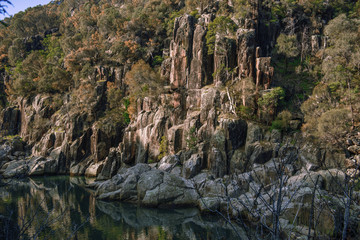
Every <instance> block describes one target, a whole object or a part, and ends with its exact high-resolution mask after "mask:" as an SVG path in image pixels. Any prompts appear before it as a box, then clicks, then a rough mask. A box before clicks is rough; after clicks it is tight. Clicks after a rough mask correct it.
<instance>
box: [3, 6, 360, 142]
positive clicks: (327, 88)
mask: <svg viewBox="0 0 360 240" xmlns="http://www.w3.org/2000/svg"><path fill="white" fill-rule="evenodd" d="M230 2H231V1H230ZM227 3H228V1H193V0H186V1H182V0H166V1H160V0H138V1H128V0H91V1H85V0H58V1H52V2H51V3H49V4H48V5H46V6H37V7H34V8H29V9H27V10H26V11H25V12H20V13H18V14H16V15H15V16H14V17H11V18H7V19H5V20H4V23H5V24H4V25H2V26H1V29H0V71H1V74H5V73H6V75H9V76H10V78H5V89H4V91H5V92H6V94H4V93H2V95H1V98H2V99H1V102H2V103H3V105H5V104H6V103H7V102H8V101H12V100H14V99H15V98H16V97H19V96H21V97H32V96H34V95H36V94H38V93H44V94H52V95H53V96H56V95H60V94H63V93H65V92H68V93H72V94H73V95H74V96H75V97H74V99H77V101H78V102H81V103H82V104H83V102H84V99H88V98H91V96H93V93H91V89H93V88H94V86H96V85H97V84H99V82H101V81H103V80H105V79H102V78H103V77H104V76H103V75H102V74H101V68H102V67H119V66H122V67H123V68H124V71H125V72H127V73H126V76H125V84H124V83H117V82H111V81H108V82H107V84H106V89H107V97H108V99H107V102H108V104H107V109H106V113H105V114H107V115H108V116H111V117H112V118H115V119H121V121H123V122H125V123H127V122H129V117H131V114H132V113H134V112H135V108H136V107H135V104H136V101H137V99H138V98H141V97H144V96H148V95H155V96H158V94H159V91H161V90H162V86H164V85H166V84H167V83H166V82H164V80H163V79H161V77H160V65H161V63H162V61H163V60H164V59H166V58H167V57H168V51H167V49H168V48H169V44H170V40H171V37H172V34H173V32H172V30H173V25H174V20H175V18H176V17H178V16H180V15H182V14H184V13H188V14H191V15H192V16H194V17H196V18H198V17H200V15H201V14H202V13H204V12H214V11H213V10H212V8H211V6H216V11H215V15H216V16H215V18H214V19H213V22H212V23H210V24H209V26H208V33H207V35H206V42H207V47H208V54H210V55H211V54H213V53H214V42H215V36H216V34H223V35H227V36H231V35H234V34H235V32H236V29H237V28H238V27H241V26H243V25H244V24H246V23H245V22H246V21H245V19H251V18H253V17H254V12H253V9H254V7H256V5H257V4H260V5H261V6H260V7H261V8H262V9H263V11H262V16H261V21H262V23H263V24H265V25H271V24H278V25H280V26H281V28H280V29H282V31H281V33H279V35H278V38H277V44H276V46H274V48H273V49H272V50H271V52H272V53H271V55H272V57H273V62H272V64H273V65H274V66H275V77H274V79H275V80H274V82H273V86H272V87H273V90H272V91H270V92H269V93H267V94H266V95H263V96H261V97H258V99H257V101H258V102H257V104H256V105H255V107H258V108H259V109H263V110H264V111H267V114H270V115H271V118H272V119H274V118H275V117H276V115H277V114H278V113H280V112H284V111H285V112H286V113H285V114H284V113H282V114H280V115H279V117H278V118H277V119H275V121H276V122H275V123H274V124H273V127H274V128H281V129H282V130H286V129H288V126H287V124H286V123H288V122H289V121H288V120H286V121H285V120H284V119H285V118H286V119H289V118H291V117H289V112H290V114H293V115H296V114H297V113H300V115H303V119H304V122H305V124H304V127H303V129H304V131H306V132H307V133H309V134H311V135H314V136H320V137H323V138H324V139H327V140H330V142H336V141H338V140H339V137H341V136H343V134H344V133H345V132H346V129H347V130H348V129H350V128H351V127H355V125H356V124H357V122H358V120H359V119H357V116H359V114H358V112H359V109H360V105H359V102H360V101H359V84H360V74H359V70H360V69H359V68H360V65H359V62H360V48H359V44H358V43H359V40H360V22H359V21H360V20H359V18H358V16H359V14H360V1H354V0H352V1H351V0H334V1H325V0H305V1H304V0H303V1H298V0H280V1H270V0H266V1H249V0H234V1H232V4H230V5H228V4H227ZM299 16H301V17H299ZM291 19H303V22H298V23H294V24H289V21H291ZM310 32H311V33H312V34H314V33H316V34H318V35H319V36H322V37H323V38H324V37H326V38H327V39H328V41H327V46H326V48H325V49H323V50H320V51H317V52H312V51H311V49H309V48H308V46H309V45H311V44H309V43H305V42H304V41H303V40H304V39H305V35H306V34H310ZM216 71H219V69H215V72H216ZM227 71H234V69H227ZM92 76H95V78H94V77H92ZM249 84H250V85H251V81H250V83H249ZM250 85H249V86H250ZM79 89H80V90H79ZM87 89H90V90H89V91H88V92H89V93H88V95H86V93H87ZM79 91H81V93H82V94H80V95H82V96H78V95H79V94H78V93H79ZM249 91H253V87H249ZM83 95H85V97H84V96H83ZM6 99H7V100H6ZM235 100H236V101H239V104H237V113H238V115H239V116H242V117H247V118H252V119H257V118H258V117H259V116H260V115H259V114H257V113H256V111H254V109H248V108H247V107H246V106H244V105H242V104H241V98H235ZM89 102H91V101H89ZM58 105H61V104H58ZM85 105H86V104H85ZM345 112H346V113H349V114H344V113H345ZM338 114H342V116H346V118H344V119H341V120H340V119H339V118H337V117H336V116H338ZM284 116H285V117H284ZM337 119H339V120H337ZM257 120H259V119H257ZM337 121H340V122H337ZM344 121H345V122H344ZM266 122H267V123H268V124H270V123H271V121H268V119H267V120H266ZM280 122H281V124H279V123H280ZM339 124H341V126H343V127H345V128H346V129H339V128H337V127H336V126H339ZM329 129H332V131H329ZM324 132H326V133H324Z"/></svg>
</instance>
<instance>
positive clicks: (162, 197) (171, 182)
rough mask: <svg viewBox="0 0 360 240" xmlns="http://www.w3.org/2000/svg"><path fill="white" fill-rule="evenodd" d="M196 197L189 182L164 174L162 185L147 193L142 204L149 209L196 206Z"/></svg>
mask: <svg viewBox="0 0 360 240" xmlns="http://www.w3.org/2000/svg"><path fill="white" fill-rule="evenodd" d="M198 197H199V196H198V194H197V192H196V190H195V188H194V186H193V184H192V183H191V181H189V180H186V179H184V178H182V177H178V176H175V175H172V174H168V173H165V175H164V179H163V183H162V184H160V185H159V186H157V187H156V188H154V189H153V190H150V191H147V192H146V194H145V197H144V199H143V200H142V204H143V205H145V206H151V207H173V206H177V207H180V206H196V204H197V200H198Z"/></svg>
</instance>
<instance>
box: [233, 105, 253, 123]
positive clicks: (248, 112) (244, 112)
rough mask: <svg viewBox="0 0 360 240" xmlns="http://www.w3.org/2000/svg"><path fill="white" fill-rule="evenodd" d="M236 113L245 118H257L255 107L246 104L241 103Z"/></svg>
mask: <svg viewBox="0 0 360 240" xmlns="http://www.w3.org/2000/svg"><path fill="white" fill-rule="evenodd" d="M236 113H237V114H238V116H239V117H241V118H243V119H249V120H254V119H255V115H254V109H252V108H250V107H247V106H244V105H240V106H239V107H237V109H236Z"/></svg>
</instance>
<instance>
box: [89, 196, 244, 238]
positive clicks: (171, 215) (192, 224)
mask: <svg viewBox="0 0 360 240" xmlns="http://www.w3.org/2000/svg"><path fill="white" fill-rule="evenodd" d="M96 206H97V208H98V209H99V210H100V211H102V212H103V213H105V214H106V215H108V216H110V217H111V218H112V219H114V220H115V221H123V222H125V223H126V224H128V225H129V226H131V227H133V228H136V229H139V228H145V227H151V226H163V227H164V228H166V229H169V230H170V231H171V232H172V233H173V234H174V235H176V236H177V238H178V239H206V238H209V237H210V239H235V237H236V235H235V233H234V232H233V230H232V229H231V226H230V225H228V224H226V223H225V222H224V221H222V220H220V221H219V219H218V218H217V217H213V216H211V217H210V216H209V217H200V215H199V211H198V210H197V209H194V208H188V209H176V210H168V209H167V210H165V209H153V208H141V207H136V206H134V205H131V204H126V203H113V202H104V201H97V202H96ZM237 230H238V232H239V234H241V237H242V238H241V239H247V238H246V237H245V236H244V235H242V230H241V229H237ZM209 231H210V232H209ZM189 234H190V235H192V236H193V237H192V238H189Z"/></svg>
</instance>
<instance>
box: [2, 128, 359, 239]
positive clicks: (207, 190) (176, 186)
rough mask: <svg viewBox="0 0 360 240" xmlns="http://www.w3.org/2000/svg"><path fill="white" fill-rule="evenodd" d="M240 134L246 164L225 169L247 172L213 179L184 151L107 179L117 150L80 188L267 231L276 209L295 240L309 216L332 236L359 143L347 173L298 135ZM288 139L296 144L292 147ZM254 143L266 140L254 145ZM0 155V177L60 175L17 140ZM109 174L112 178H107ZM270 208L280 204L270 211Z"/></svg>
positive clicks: (54, 162) (352, 145) (355, 211)
mask: <svg viewBox="0 0 360 240" xmlns="http://www.w3.org/2000/svg"><path fill="white" fill-rule="evenodd" d="M263 133H265V135H263ZM246 135H247V137H246V144H245V147H244V149H243V153H241V152H240V153H237V154H239V155H241V154H244V155H245V156H243V157H244V159H247V160H248V161H249V162H248V163H246V162H239V161H237V162H230V165H231V166H236V164H238V165H241V166H243V169H248V170H247V171H239V168H236V167H234V169H231V171H230V174H226V175H224V176H222V177H219V176H217V175H216V173H214V172H212V171H211V170H207V169H202V168H201V162H202V159H201V156H200V155H199V154H198V153H196V151H194V150H190V151H187V152H181V153H180V154H175V155H168V156H165V157H163V158H162V159H161V160H160V161H159V162H157V163H152V164H146V163H138V164H136V165H134V166H126V165H124V163H122V166H123V167H121V168H120V169H119V170H118V171H116V172H115V173H114V174H111V172H113V171H115V170H114V169H113V167H112V166H113V164H109V162H110V163H111V162H116V161H117V160H116V157H117V156H118V152H117V151H116V149H112V150H111V151H110V154H109V156H108V157H107V159H106V161H105V162H104V163H103V164H99V166H98V167H97V168H96V167H94V165H90V166H89V167H88V168H87V169H85V172H86V173H89V172H95V173H96V174H94V175H91V176H97V178H96V180H95V181H94V182H93V183H90V184H88V185H87V186H86V187H88V188H92V189H94V191H95V196H96V197H97V198H98V199H101V200H113V201H114V200H115V201H123V202H130V203H135V204H140V205H143V206H147V207H157V208H174V207H175V208H177V207H184V206H186V207H197V208H199V209H200V210H201V211H203V212H212V213H214V212H221V213H226V214H229V216H231V218H232V219H246V221H255V222H256V221H260V222H262V224H264V225H266V226H271V225H272V220H273V215H274V214H275V213H276V211H277V208H279V209H280V210H279V211H280V212H281V215H279V216H280V219H279V221H280V222H281V226H282V228H284V229H286V228H289V229H290V228H291V229H296V231H294V233H292V234H294V236H295V235H296V236H301V235H306V234H307V229H308V226H309V224H310V222H309V214H310V213H311V212H313V214H314V216H317V220H316V227H317V229H316V231H317V232H318V233H319V234H327V233H328V232H329V231H332V232H334V231H337V227H338V226H339V225H341V224H342V222H343V217H341V214H342V211H341V210H340V209H342V208H343V207H344V206H343V201H346V199H347V196H346V192H344V186H348V187H350V186H352V185H353V184H357V177H358V169H357V168H356V166H357V162H356V161H357V159H358V158H359V155H358V152H356V151H355V150H354V149H356V148H357V147H358V145H356V144H357V142H358V136H357V135H355V134H353V135H352V136H349V141H348V144H349V146H348V149H349V154H350V155H349V157H348V158H345V156H344V159H340V160H341V162H345V163H347V166H346V169H347V172H344V171H342V170H339V168H335V164H336V160H339V156H342V155H341V154H338V155H337V154H336V153H332V154H330V153H328V152H325V151H322V150H321V149H315V148H314V147H313V146H312V145H311V144H309V143H308V142H301V136H300V135H299V134H298V133H295V134H294V136H292V137H293V138H288V137H285V136H282V134H281V133H280V132H277V131H273V132H272V133H271V134H269V133H266V132H263V131H262V129H261V128H259V127H258V126H256V125H254V124H249V126H248V128H247V133H246ZM294 138H296V139H299V141H298V142H296V143H293V144H291V142H290V141H292V139H294ZM260 139H266V140H267V141H266V140H262V141H256V140H260ZM321 153H322V154H323V155H321ZM0 154H1V156H0V157H1V158H0V164H1V175H2V177H4V178H14V177H23V176H30V177H31V176H37V175H52V174H58V167H59V161H58V160H59V158H57V156H56V155H55V156H52V155H50V156H48V157H46V158H44V157H33V156H31V154H30V152H29V148H28V147H27V146H26V144H25V143H24V142H23V141H22V140H21V139H20V138H19V137H14V138H12V139H7V140H3V141H2V145H1V151H0ZM246 154H248V157H246ZM329 156H332V157H333V158H330V157H329ZM335 156H337V157H335ZM114 159H115V160H114ZM309 159H312V160H313V161H308V160H309ZM320 160H326V161H327V162H328V163H329V166H330V167H329V168H326V169H324V167H321V166H319V165H318V164H319V163H320V162H319V161H320ZM330 163H332V164H333V167H331V165H330ZM60 164H61V163H60ZM247 164H249V165H248V167H246V166H247ZM345 173H347V175H348V176H352V177H351V179H347V178H346V177H345V176H346V175H345ZM349 174H352V175H349ZM111 175H113V177H111V178H107V177H106V176H111ZM355 190H356V191H354V192H353V195H352V197H351V201H352V202H353V205H352V207H351V219H349V222H351V224H356V223H357V222H359V221H360V218H359V214H360V208H359V207H358V206H359V205H360V192H357V189H355ZM278 196H281V198H277V197H278ZM324 199H328V200H327V201H330V202H331V205H329V204H326V202H324ZM274 203H276V204H277V203H279V205H278V206H277V207H276V208H275V207H273V206H272V204H274ZM336 209H338V211H339V212H336V211H337V210H336ZM334 211H335V213H334ZM338 214H340V215H338ZM339 216H340V217H339ZM294 220H296V221H297V224H296V226H295V225H293V222H294ZM356 231H357V230H356Z"/></svg>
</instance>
